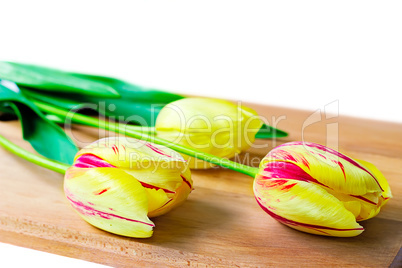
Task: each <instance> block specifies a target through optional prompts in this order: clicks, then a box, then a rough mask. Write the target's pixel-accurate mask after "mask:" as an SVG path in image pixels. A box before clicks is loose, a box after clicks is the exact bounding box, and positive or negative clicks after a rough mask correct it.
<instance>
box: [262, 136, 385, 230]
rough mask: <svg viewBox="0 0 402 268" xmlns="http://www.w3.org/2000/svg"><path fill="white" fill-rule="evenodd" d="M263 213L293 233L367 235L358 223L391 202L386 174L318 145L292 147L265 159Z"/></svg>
mask: <svg viewBox="0 0 402 268" xmlns="http://www.w3.org/2000/svg"><path fill="white" fill-rule="evenodd" d="M254 194H255V198H256V200H257V202H258V204H259V205H260V206H261V208H262V209H263V210H264V211H265V212H267V213H268V214H269V215H271V216H272V217H273V218H275V219H276V220H278V221H279V222H281V223H283V224H285V225H287V226H289V227H292V228H294V229H297V230H300V231H304V232H308V233H312V234H319V235H327V236H340V237H349V236H356V235H358V234H360V233H362V232H363V230H364V228H363V227H362V226H361V225H359V224H358V223H357V221H362V220H367V219H369V218H372V217H374V216H375V215H377V214H378V213H379V211H380V208H381V207H382V206H383V205H384V204H385V203H386V202H387V200H388V199H389V198H391V197H392V195H391V190H390V187H389V185H388V183H387V181H386V179H385V178H384V176H383V175H382V174H381V172H380V171H379V170H378V169H377V168H376V167H375V166H374V165H372V164H370V163H368V162H365V161H362V160H353V159H352V158H350V157H348V156H346V155H344V154H341V153H339V152H337V151H335V150H333V149H330V148H328V147H325V146H323V145H319V144H315V143H303V142H290V143H285V144H283V145H280V146H278V147H276V148H274V149H273V150H272V151H271V152H269V153H268V154H267V156H266V157H265V158H264V159H263V160H262V162H261V164H260V168H259V172H258V174H257V175H256V177H255V180H254Z"/></svg>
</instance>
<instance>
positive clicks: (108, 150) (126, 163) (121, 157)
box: [75, 137, 185, 169]
mask: <svg viewBox="0 0 402 268" xmlns="http://www.w3.org/2000/svg"><path fill="white" fill-rule="evenodd" d="M84 154H92V155H95V156H98V157H100V158H101V159H103V160H105V161H106V162H108V163H109V164H111V165H113V166H116V167H119V168H126V169H143V168H144V167H145V168H146V167H148V166H151V165H152V164H153V163H155V162H165V167H166V168H168V167H176V162H183V163H184V162H185V161H184V159H183V158H182V157H181V155H180V154H179V153H177V152H176V151H173V150H170V149H168V150H167V148H166V147H165V146H162V145H156V144H151V143H149V142H144V141H141V140H137V139H134V138H126V137H109V138H104V139H100V140H98V141H96V142H94V143H92V144H90V145H88V146H86V147H85V148H83V149H81V150H80V151H79V152H78V154H77V155H76V157H75V159H76V160H77V159H78V158H79V157H80V156H81V155H84ZM176 168H177V167H176Z"/></svg>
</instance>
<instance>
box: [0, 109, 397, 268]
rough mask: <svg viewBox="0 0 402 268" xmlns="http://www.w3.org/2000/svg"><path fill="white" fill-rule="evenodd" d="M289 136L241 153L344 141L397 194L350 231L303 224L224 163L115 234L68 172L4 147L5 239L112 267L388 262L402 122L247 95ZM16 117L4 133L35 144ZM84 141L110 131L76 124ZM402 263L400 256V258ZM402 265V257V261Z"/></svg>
mask: <svg viewBox="0 0 402 268" xmlns="http://www.w3.org/2000/svg"><path fill="white" fill-rule="evenodd" d="M249 105H250V106H251V107H253V108H255V109H256V110H257V112H258V113H259V114H261V115H263V116H265V117H266V118H267V119H268V122H269V123H270V124H274V121H275V120H276V121H277V124H276V127H278V128H280V129H283V130H285V131H288V132H289V133H290V135H289V137H286V138H283V139H278V140H257V142H256V144H257V145H259V147H261V148H251V149H249V150H248V151H247V152H246V153H244V154H242V156H241V157H239V158H237V160H238V161H248V162H250V163H252V164H253V165H255V166H257V165H258V162H259V161H260V160H261V158H262V157H264V155H265V154H266V153H267V152H268V151H269V150H271V149H272V148H273V147H275V146H277V145H279V144H282V143H284V142H288V141H295V140H304V141H310V142H317V143H321V144H324V145H329V146H331V147H338V148H337V149H339V150H340V151H341V152H343V153H345V154H347V155H349V156H351V157H354V158H358V159H364V160H366V161H370V162H372V163H374V164H375V165H376V166H377V167H378V168H379V169H380V170H381V171H382V172H383V173H384V175H385V176H386V178H387V179H388V181H389V183H390V186H391V189H392V193H393V195H394V197H393V198H392V199H391V200H390V201H389V203H388V204H387V205H386V206H385V207H384V208H383V209H382V211H381V212H380V214H379V215H378V216H377V217H375V218H373V219H371V220H368V221H365V222H362V223H361V224H362V225H363V226H364V228H365V231H364V232H363V234H361V235H360V236H357V237H354V238H333V237H323V236H316V235H311V234H306V233H302V232H299V231H296V230H293V229H291V228H288V227H286V226H284V225H282V224H280V223H278V222H277V221H275V220H274V219H272V218H270V217H269V216H268V215H267V214H266V213H265V212H263V211H262V210H261V208H260V207H259V206H258V205H257V203H256V202H255V200H254V196H253V192H252V181H253V180H252V178H250V177H248V176H246V175H242V174H239V173H236V172H234V171H230V170H227V169H222V168H213V169H210V170H202V171H193V173H192V176H193V180H194V184H195V190H194V191H193V192H192V193H191V194H190V196H189V198H188V201H187V202H186V203H185V204H184V205H182V206H181V207H179V208H177V209H175V210H174V211H172V212H171V213H169V214H167V215H164V216H161V217H158V218H154V219H153V221H154V222H155V224H156V227H155V229H154V230H155V232H154V235H153V237H152V238H150V239H133V238H125V237H120V236H116V235H112V234H109V233H106V232H104V231H101V230H99V229H97V228H95V227H92V226H91V225H89V224H87V223H86V222H84V221H83V220H82V219H81V218H80V217H79V216H78V215H77V214H76V213H75V212H74V211H73V210H72V209H71V207H70V205H69V204H68V202H67V201H66V199H65V197H64V195H63V188H62V186H63V176H62V175H60V174H57V173H54V172H52V171H49V170H46V169H44V168H41V167H38V166H35V165H34V164H31V163H28V162H26V161H25V160H22V159H20V158H18V157H16V156H13V155H11V154H10V153H9V152H6V151H5V150H4V149H2V148H0V160H1V161H0V241H1V242H6V243H10V244H14V245H18V246H23V247H28V248H33V249H37V250H41V251H46V252H51V253H55V254H59V255H63V256H69V257H73V258H79V259H84V260H88V261H92V262H96V263H102V264H106V265H111V266H115V267H138V266H151V267H161V266H201V267H204V266H212V267H300V266H309V267H311V266H313V267H318V266H342V267H345V266H353V267H355V266H357V267H388V266H390V265H391V264H392V263H393V261H394V259H395V258H396V256H397V253H398V251H399V250H400V248H401V245H402V139H401V138H402V124H397V123H389V122H381V121H371V120H366V119H358V118H349V117H342V116H328V115H326V114H325V113H324V112H322V113H321V120H317V118H318V117H317V116H318V115H319V114H318V113H317V114H315V115H314V116H312V114H313V112H312V111H301V110H292V109H285V108H280V107H267V106H259V105H253V104H249ZM20 132H21V128H20V125H19V122H16V121H11V122H0V134H1V135H3V136H6V137H7V138H9V139H10V140H12V141H13V142H15V143H17V144H19V145H21V146H23V147H24V148H27V149H29V150H31V151H32V149H31V147H30V145H29V144H28V143H26V142H24V141H22V139H21V134H20ZM70 134H71V135H72V137H73V139H74V140H76V141H77V143H78V144H79V145H80V146H83V145H85V144H87V143H89V142H92V141H94V140H96V139H98V138H99V137H104V136H108V135H110V134H109V133H107V132H105V131H100V130H97V129H93V128H88V127H82V126H75V127H74V129H73V131H72V132H71V133H70ZM395 263H400V262H394V264H395ZM397 265H398V264H397Z"/></svg>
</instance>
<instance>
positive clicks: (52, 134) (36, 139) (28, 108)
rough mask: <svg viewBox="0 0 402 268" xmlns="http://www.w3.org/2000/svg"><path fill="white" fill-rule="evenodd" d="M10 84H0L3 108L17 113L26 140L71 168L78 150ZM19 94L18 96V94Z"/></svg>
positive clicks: (2, 81) (0, 98)
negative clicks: (70, 165)
mask: <svg viewBox="0 0 402 268" xmlns="http://www.w3.org/2000/svg"><path fill="white" fill-rule="evenodd" d="M12 85H15V84H13V83H11V82H9V81H5V80H0V107H1V110H2V111H6V112H10V111H13V113H15V114H16V115H17V116H18V117H19V119H20V121H21V125H22V131H23V138H24V140H26V141H28V142H30V143H31V145H32V147H33V148H34V149H35V150H36V151H37V152H38V153H40V154H42V155H43V156H45V157H48V158H50V159H53V160H57V161H59V162H62V163H65V164H72V163H73V160H74V156H75V154H76V153H77V152H78V148H77V146H76V145H75V144H74V143H73V142H72V141H71V139H70V138H69V137H68V136H67V135H66V134H65V133H64V131H63V130H62V129H61V128H60V127H59V126H57V125H56V124H55V123H53V122H51V121H49V120H48V119H46V117H45V116H44V115H43V114H42V113H41V112H40V111H39V109H38V108H36V106H35V105H34V104H32V103H31V102H30V101H29V100H28V99H26V98H25V97H24V96H23V95H22V94H21V93H20V92H19V91H18V88H17V87H16V86H15V87H14V86H12ZM13 90H15V91H17V92H15V91H13Z"/></svg>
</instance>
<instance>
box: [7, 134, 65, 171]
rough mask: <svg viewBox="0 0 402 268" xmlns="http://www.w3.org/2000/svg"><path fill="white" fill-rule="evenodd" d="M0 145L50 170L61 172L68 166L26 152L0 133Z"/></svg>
mask: <svg viewBox="0 0 402 268" xmlns="http://www.w3.org/2000/svg"><path fill="white" fill-rule="evenodd" d="M0 145H1V146H3V147H4V148H5V149H7V150H8V151H10V152H11V153H13V154H15V155H17V156H19V157H21V158H23V159H25V160H28V161H30V162H32V163H34V164H37V165H39V166H41V167H44V168H48V169H50V170H53V171H56V172H59V173H61V174H64V173H66V170H67V168H69V167H70V166H69V165H66V164H63V163H60V162H57V161H55V160H51V159H48V158H46V157H43V156H40V155H36V154H33V153H31V152H28V151H26V150H24V149H22V148H21V147H19V146H17V145H15V144H14V143H12V142H11V141H9V140H7V139H6V138H5V137H3V136H1V135H0Z"/></svg>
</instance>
